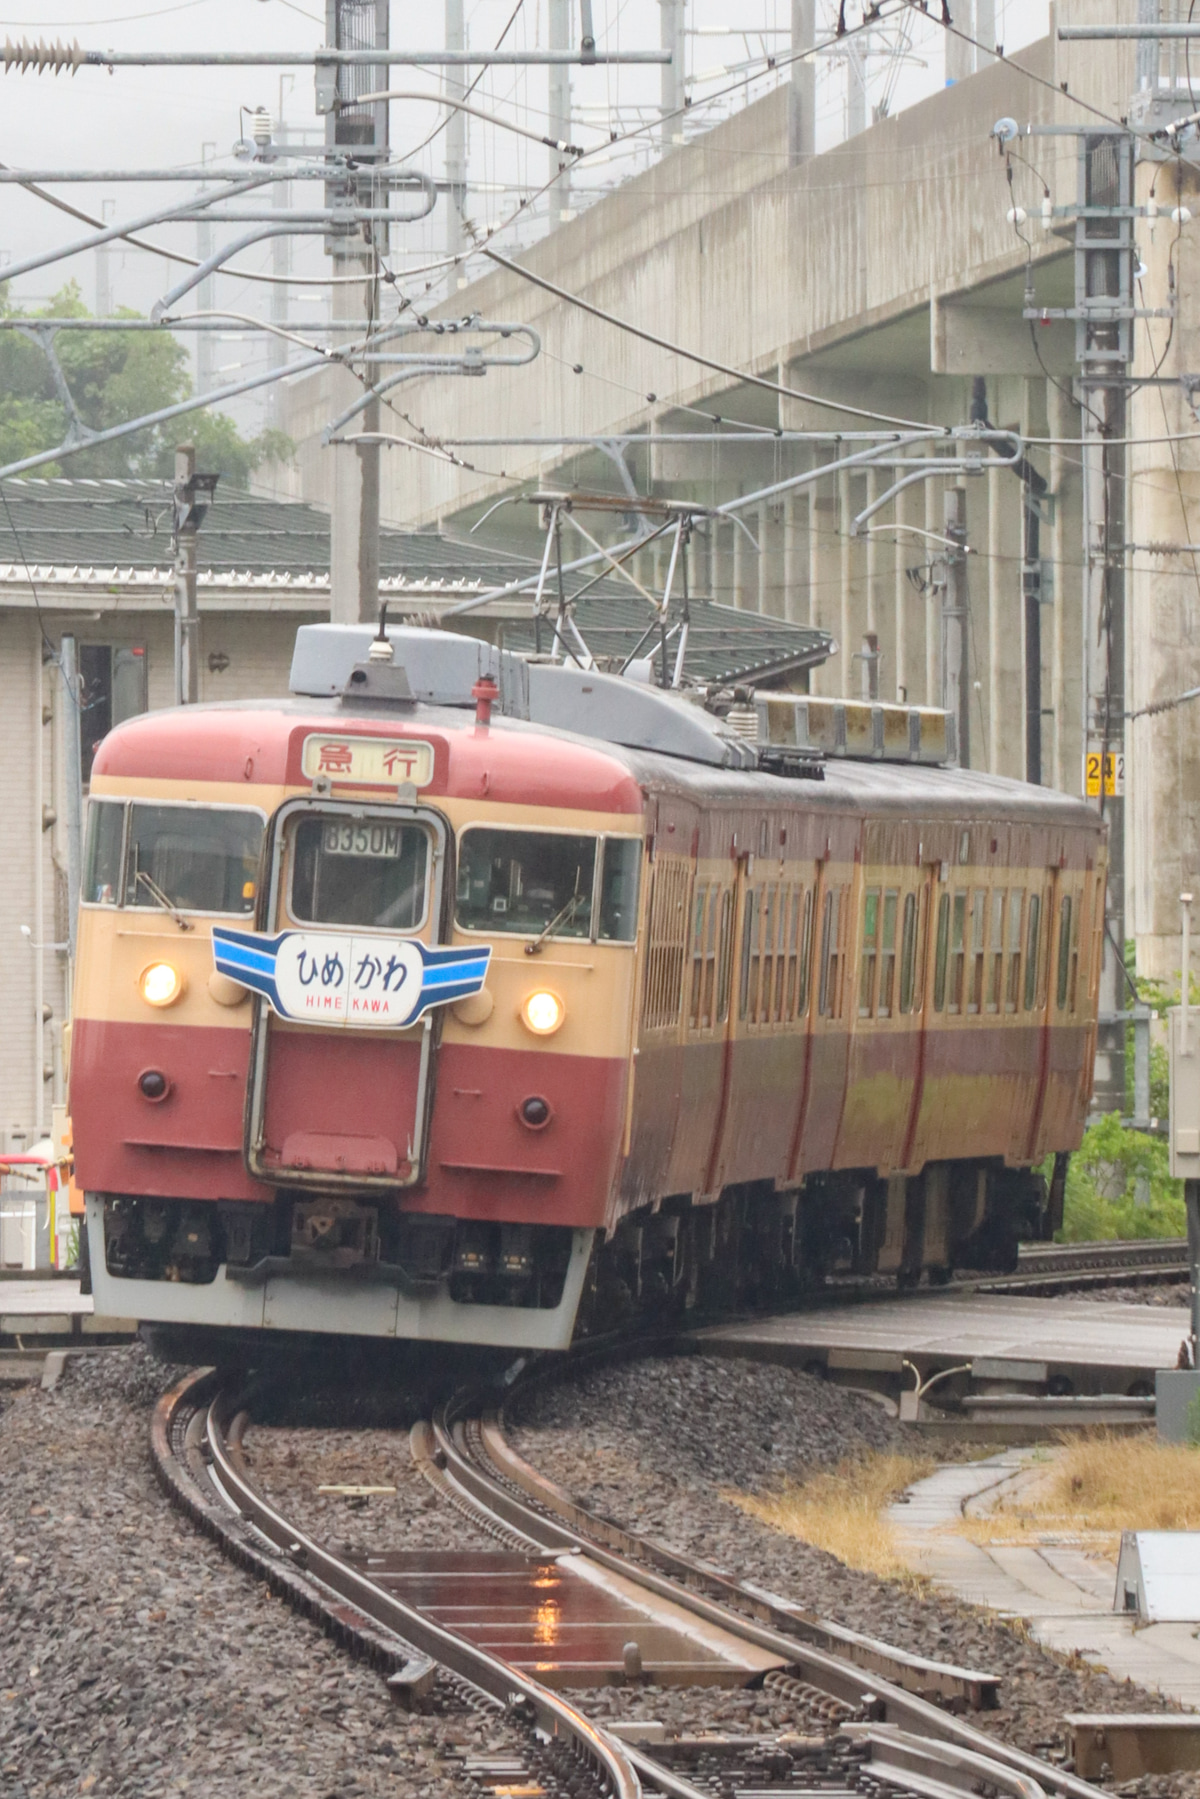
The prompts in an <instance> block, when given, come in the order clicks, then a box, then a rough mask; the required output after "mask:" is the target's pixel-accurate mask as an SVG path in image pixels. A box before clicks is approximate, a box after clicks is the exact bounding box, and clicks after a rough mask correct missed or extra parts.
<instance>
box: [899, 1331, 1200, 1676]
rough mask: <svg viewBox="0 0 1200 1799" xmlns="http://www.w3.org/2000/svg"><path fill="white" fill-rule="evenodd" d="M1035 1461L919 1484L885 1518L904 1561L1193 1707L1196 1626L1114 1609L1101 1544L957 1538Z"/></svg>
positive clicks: (1113, 1571) (1111, 1565)
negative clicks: (1145, 1619)
mask: <svg viewBox="0 0 1200 1799" xmlns="http://www.w3.org/2000/svg"><path fill="white" fill-rule="evenodd" d="M1128 1309H1129V1310H1136V1311H1141V1310H1151V1309H1155V1308H1150V1307H1130V1308H1128ZM1157 1309H1162V1308H1157ZM1037 1456H1038V1457H1039V1458H1040V1460H1035V1459H1034V1456H1033V1455H1032V1454H1031V1453H1030V1452H1029V1451H1028V1450H1019V1449H1009V1450H1005V1451H1004V1452H1003V1453H1002V1454H1000V1455H995V1456H990V1457H989V1458H988V1459H987V1460H986V1461H981V1462H970V1463H955V1464H952V1465H949V1466H946V1467H942V1468H939V1469H938V1471H937V1473H936V1474H931V1475H930V1476H929V1478H928V1479H927V1480H922V1481H918V1482H917V1483H916V1485H915V1486H912V1487H910V1488H909V1489H908V1492H907V1493H906V1494H905V1496H904V1499H903V1500H902V1501H901V1502H900V1503H899V1504H897V1505H893V1506H892V1507H890V1509H889V1511H888V1513H887V1518H888V1522H889V1524H890V1525H891V1526H892V1530H893V1532H894V1536H895V1542H896V1546H897V1548H898V1549H899V1551H900V1553H901V1555H902V1556H903V1557H904V1559H905V1561H906V1562H907V1563H908V1565H909V1566H910V1567H911V1568H912V1569H913V1571H914V1572H915V1573H919V1574H922V1575H924V1576H925V1578H926V1579H928V1580H931V1581H932V1582H933V1583H934V1585H935V1586H938V1587H941V1588H942V1589H943V1591H946V1592H950V1593H953V1594H955V1595H956V1597H958V1598H959V1599H963V1600H966V1601H967V1602H968V1603H969V1604H971V1605H980V1606H986V1607H988V1608H989V1609H990V1610H993V1611H996V1612H998V1613H999V1614H1000V1615H1001V1616H1002V1617H1006V1618H1019V1619H1021V1620H1023V1622H1024V1624H1025V1627H1026V1629H1027V1630H1028V1631H1029V1633H1030V1635H1031V1636H1033V1637H1035V1638H1036V1639H1037V1641H1038V1642H1040V1643H1044V1644H1045V1645H1046V1647H1047V1648H1049V1649H1054V1650H1057V1651H1058V1652H1059V1653H1060V1654H1062V1655H1080V1656H1082V1657H1083V1659H1084V1660H1085V1661H1089V1662H1092V1663H1093V1664H1095V1665H1096V1666H1098V1667H1102V1668H1106V1669H1107V1670H1108V1672H1109V1673H1110V1674H1111V1675H1112V1676H1113V1678H1114V1679H1115V1680H1125V1679H1129V1680H1133V1681H1136V1682H1137V1683H1138V1685H1139V1686H1143V1687H1146V1688H1148V1689H1149V1690H1151V1691H1152V1692H1159V1693H1162V1694H1163V1695H1164V1696H1165V1697H1167V1698H1169V1699H1176V1700H1178V1701H1179V1703H1180V1704H1181V1705H1186V1706H1189V1707H1196V1706H1200V1641H1198V1640H1197V1634H1196V1626H1195V1625H1194V1624H1141V1623H1139V1621H1138V1619H1137V1617H1136V1616H1131V1615H1130V1614H1129V1613H1125V1612H1118V1611H1115V1610H1114V1609H1113V1597H1114V1593H1115V1590H1116V1582H1117V1563H1116V1556H1115V1554H1114V1553H1111V1550H1110V1546H1109V1545H1108V1544H1107V1543H1103V1542H1100V1541H1097V1540H1094V1539H1089V1538H1087V1537H1085V1536H1083V1535H1061V1536H1057V1537H1055V1536H1051V1535H1048V1534H1042V1535H1035V1534H1033V1533H1032V1532H1030V1533H1029V1534H1028V1535H1027V1536H1026V1538H1025V1540H1024V1541H1018V1542H1009V1543H1003V1542H993V1543H982V1542H973V1541H971V1540H970V1539H969V1538H968V1537H967V1536H965V1535H963V1534H962V1520H963V1517H964V1514H965V1515H966V1516H967V1517H976V1518H981V1519H983V1518H986V1517H987V1515H988V1512H989V1510H990V1508H991V1506H992V1505H994V1504H995V1503H996V1502H997V1501H999V1502H1000V1503H1004V1502H1005V1501H1006V1500H1008V1501H1012V1500H1015V1499H1017V1498H1018V1496H1019V1492H1020V1488H1021V1486H1022V1484H1023V1483H1024V1482H1027V1481H1029V1480H1032V1479H1037V1478H1039V1477H1040V1476H1044V1474H1045V1469H1046V1460H1045V1458H1046V1451H1045V1450H1044V1449H1043V1450H1040V1451H1038V1452H1037Z"/></svg>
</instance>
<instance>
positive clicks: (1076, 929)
mask: <svg viewBox="0 0 1200 1799" xmlns="http://www.w3.org/2000/svg"><path fill="white" fill-rule="evenodd" d="M1086 908H1087V892H1086V889H1085V890H1084V892H1083V893H1080V894H1077V895H1076V899H1075V904H1074V906H1073V907H1072V908H1071V981H1070V988H1069V991H1068V996H1067V998H1068V1010H1069V1011H1071V1012H1074V1011H1076V1010H1077V1004H1076V1002H1077V1000H1078V998H1079V940H1080V938H1081V937H1082V938H1086V936H1087V923H1086Z"/></svg>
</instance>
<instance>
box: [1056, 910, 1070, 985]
mask: <svg viewBox="0 0 1200 1799" xmlns="http://www.w3.org/2000/svg"><path fill="white" fill-rule="evenodd" d="M1070 985H1071V896H1070V894H1069V893H1064V894H1063V897H1062V904H1061V905H1060V906H1059V908H1058V993H1057V999H1058V1009H1059V1011H1060V1012H1061V1011H1063V1010H1064V1008H1065V1006H1066V1003H1067V994H1068V992H1069V990H1070Z"/></svg>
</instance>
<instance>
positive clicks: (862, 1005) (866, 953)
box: [858, 887, 879, 1018]
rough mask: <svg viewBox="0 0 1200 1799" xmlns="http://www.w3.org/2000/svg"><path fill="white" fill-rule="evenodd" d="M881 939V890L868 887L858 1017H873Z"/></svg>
mask: <svg viewBox="0 0 1200 1799" xmlns="http://www.w3.org/2000/svg"><path fill="white" fill-rule="evenodd" d="M878 939H879V889H878V887H868V888H867V890H866V892H865V893H864V895H863V938H862V963H861V965H860V967H859V974H858V1016H859V1017H860V1018H869V1017H870V1016H871V1001H872V1000H873V998H874V996H875V961H876V957H877V955H878V948H879V945H878Z"/></svg>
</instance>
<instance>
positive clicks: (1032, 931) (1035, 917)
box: [1025, 893, 1042, 1012]
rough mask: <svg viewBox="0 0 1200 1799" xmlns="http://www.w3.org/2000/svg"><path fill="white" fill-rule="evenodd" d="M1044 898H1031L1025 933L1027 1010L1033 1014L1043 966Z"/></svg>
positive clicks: (1033, 895)
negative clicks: (1039, 972) (1039, 976)
mask: <svg viewBox="0 0 1200 1799" xmlns="http://www.w3.org/2000/svg"><path fill="white" fill-rule="evenodd" d="M1041 922H1042V896H1041V894H1040V893H1031V894H1030V896H1029V923H1028V926H1027V927H1026V933H1025V1010H1026V1011H1027V1012H1032V1011H1033V1008H1034V1006H1035V1004H1037V1002H1038V971H1039V968H1040V966H1041V941H1040V937H1041Z"/></svg>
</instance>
